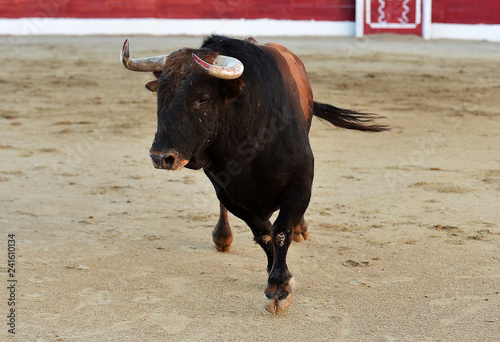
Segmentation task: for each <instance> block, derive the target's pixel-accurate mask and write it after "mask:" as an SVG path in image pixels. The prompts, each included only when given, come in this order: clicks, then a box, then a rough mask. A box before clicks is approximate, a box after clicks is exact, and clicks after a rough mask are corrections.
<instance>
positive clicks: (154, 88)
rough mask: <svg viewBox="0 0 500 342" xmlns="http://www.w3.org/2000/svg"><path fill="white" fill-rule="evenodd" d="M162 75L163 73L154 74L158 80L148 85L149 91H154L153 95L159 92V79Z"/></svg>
mask: <svg viewBox="0 0 500 342" xmlns="http://www.w3.org/2000/svg"><path fill="white" fill-rule="evenodd" d="M161 73H162V72H161V71H155V72H153V75H154V76H155V78H156V79H154V80H152V81H149V82H148V83H146V89H147V90H149V91H152V92H153V93H156V91H157V90H158V78H160V76H161Z"/></svg>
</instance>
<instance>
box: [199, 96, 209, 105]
mask: <svg viewBox="0 0 500 342" xmlns="http://www.w3.org/2000/svg"><path fill="white" fill-rule="evenodd" d="M208 100H210V97H209V96H208V95H203V96H202V97H201V98H200V99H199V100H198V103H199V104H205V103H207V102H208Z"/></svg>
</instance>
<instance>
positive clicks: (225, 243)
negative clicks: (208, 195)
mask: <svg viewBox="0 0 500 342" xmlns="http://www.w3.org/2000/svg"><path fill="white" fill-rule="evenodd" d="M212 238H213V240H214V243H215V248H216V249H217V251H219V252H230V251H231V247H232V245H233V233H232V232H231V226H230V225H229V221H228V219H227V209H226V208H224V206H223V205H222V203H221V204H220V215H219V222H217V224H216V225H215V228H214V231H213V232H212Z"/></svg>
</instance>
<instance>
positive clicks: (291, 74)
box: [252, 41, 313, 130]
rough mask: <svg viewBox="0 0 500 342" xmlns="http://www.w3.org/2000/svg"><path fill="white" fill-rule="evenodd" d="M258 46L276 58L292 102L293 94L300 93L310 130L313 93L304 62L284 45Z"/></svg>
mask: <svg viewBox="0 0 500 342" xmlns="http://www.w3.org/2000/svg"><path fill="white" fill-rule="evenodd" d="M252 42H253V41H252ZM258 46H259V47H260V48H262V49H264V50H266V51H268V52H270V53H271V54H272V55H273V56H274V58H276V61H277V62H278V66H279V68H280V70H281V75H282V77H283V80H284V81H285V85H286V87H287V90H288V94H289V95H291V96H292V98H290V100H291V101H292V103H294V102H295V101H296V99H295V98H294V97H293V95H294V94H299V103H300V107H301V109H302V113H303V115H304V118H305V121H306V124H307V126H306V128H307V129H308V130H309V127H310V126H311V120H312V116H313V93H312V89H311V85H310V84H309V80H308V79H307V73H306V68H305V67H304V64H303V63H302V61H301V60H300V59H299V58H298V57H297V56H296V55H295V54H293V53H292V52H291V51H290V50H288V49H287V48H286V47H284V46H282V45H279V44H276V43H267V44H265V45H261V44H258Z"/></svg>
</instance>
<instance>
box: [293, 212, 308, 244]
mask: <svg viewBox="0 0 500 342" xmlns="http://www.w3.org/2000/svg"><path fill="white" fill-rule="evenodd" d="M302 238H304V240H307V239H308V238H309V228H308V226H307V222H306V221H305V220H304V216H302V218H301V219H300V222H299V224H298V225H296V226H295V227H294V228H293V235H292V239H293V241H296V242H300V241H302Z"/></svg>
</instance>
